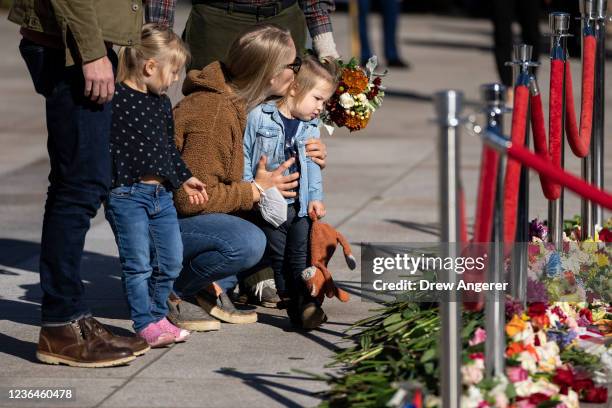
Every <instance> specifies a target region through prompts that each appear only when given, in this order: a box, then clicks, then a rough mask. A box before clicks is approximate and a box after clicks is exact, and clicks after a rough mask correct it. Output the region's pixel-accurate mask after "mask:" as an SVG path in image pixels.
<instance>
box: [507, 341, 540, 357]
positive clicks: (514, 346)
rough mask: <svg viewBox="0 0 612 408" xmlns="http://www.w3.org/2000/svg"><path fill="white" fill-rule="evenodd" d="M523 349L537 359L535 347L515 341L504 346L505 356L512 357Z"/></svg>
mask: <svg viewBox="0 0 612 408" xmlns="http://www.w3.org/2000/svg"><path fill="white" fill-rule="evenodd" d="M523 351H526V352H528V353H529V354H531V355H532V356H533V357H534V358H535V359H536V360H538V359H539V358H538V352H537V351H536V349H535V347H533V346H532V345H531V344H529V345H527V346H526V345H524V344H523V343H515V342H512V343H510V345H509V346H508V347H507V348H506V357H513V356H515V355H517V354H520V353H522V352H523Z"/></svg>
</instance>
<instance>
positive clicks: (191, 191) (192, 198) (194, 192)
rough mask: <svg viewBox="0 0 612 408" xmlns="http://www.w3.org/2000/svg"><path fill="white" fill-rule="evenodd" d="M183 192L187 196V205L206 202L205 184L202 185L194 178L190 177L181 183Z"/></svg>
mask: <svg viewBox="0 0 612 408" xmlns="http://www.w3.org/2000/svg"><path fill="white" fill-rule="evenodd" d="M183 190H185V192H186V193H187V195H188V196H189V203H190V204H192V205H200V204H204V203H205V202H207V201H208V194H206V184H204V183H202V182H201V181H200V180H198V179H197V178H195V177H191V178H190V179H189V180H187V181H186V182H184V183H183Z"/></svg>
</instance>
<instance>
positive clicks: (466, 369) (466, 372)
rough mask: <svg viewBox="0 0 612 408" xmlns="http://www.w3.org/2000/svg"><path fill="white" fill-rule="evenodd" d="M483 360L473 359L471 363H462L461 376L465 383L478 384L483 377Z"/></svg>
mask: <svg viewBox="0 0 612 408" xmlns="http://www.w3.org/2000/svg"><path fill="white" fill-rule="evenodd" d="M483 371H484V361H483V360H482V359H476V360H474V363H473V364H468V365H464V366H462V367H461V378H462V380H463V383H464V384H465V385H474V384H478V383H479V382H481V381H482V379H483V378H484V375H483Z"/></svg>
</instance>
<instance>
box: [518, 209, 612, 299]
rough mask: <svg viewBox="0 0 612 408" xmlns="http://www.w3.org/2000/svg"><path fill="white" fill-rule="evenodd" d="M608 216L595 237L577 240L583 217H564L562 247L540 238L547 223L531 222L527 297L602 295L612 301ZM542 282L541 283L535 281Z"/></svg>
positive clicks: (547, 297)
mask: <svg viewBox="0 0 612 408" xmlns="http://www.w3.org/2000/svg"><path fill="white" fill-rule="evenodd" d="M611 225H612V219H610V220H608V221H607V222H606V224H605V226H604V227H603V228H601V229H600V230H599V234H597V235H596V236H595V238H594V239H590V238H589V239H586V240H584V241H577V239H579V238H580V217H574V218H573V219H571V220H567V221H565V234H566V236H567V237H568V238H569V241H567V242H564V244H563V248H562V250H561V251H558V250H557V249H556V248H555V246H554V245H552V244H550V243H545V242H544V241H543V240H541V239H540V237H539V235H538V231H540V232H541V230H542V228H545V225H544V224H543V223H541V222H539V221H538V220H537V219H535V220H533V221H532V222H531V224H530V231H531V240H532V241H531V243H529V249H528V259H529V282H528V300H529V301H541V299H542V296H543V295H544V294H545V295H546V299H547V300H551V301H571V302H582V301H592V300H594V299H602V300H605V301H608V302H610V301H612V245H611V244H609V243H606V242H604V241H602V240H601V239H600V238H601V237H604V238H606V239H607V234H608V232H607V231H608V228H612V226H611ZM536 282H540V283H536Z"/></svg>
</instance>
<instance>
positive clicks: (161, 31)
mask: <svg viewBox="0 0 612 408" xmlns="http://www.w3.org/2000/svg"><path fill="white" fill-rule="evenodd" d="M148 59H154V60H157V61H158V62H159V63H163V64H171V65H172V66H174V67H177V68H181V67H183V66H184V65H185V64H186V63H187V61H188V59H189V50H188V49H187V46H186V45H185V43H184V42H183V40H181V38H180V37H179V36H178V35H176V34H175V33H174V32H173V31H172V30H171V29H169V28H166V27H163V26H158V25H156V24H145V25H144V26H142V33H141V38H140V44H137V45H133V46H131V47H121V48H120V49H119V65H118V66H117V82H122V81H125V80H126V79H128V78H129V79H132V80H134V81H135V82H140V81H141V80H142V69H143V66H144V63H145V61H147V60H148Z"/></svg>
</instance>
